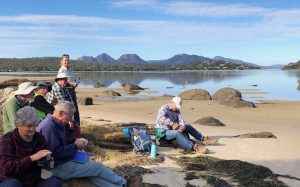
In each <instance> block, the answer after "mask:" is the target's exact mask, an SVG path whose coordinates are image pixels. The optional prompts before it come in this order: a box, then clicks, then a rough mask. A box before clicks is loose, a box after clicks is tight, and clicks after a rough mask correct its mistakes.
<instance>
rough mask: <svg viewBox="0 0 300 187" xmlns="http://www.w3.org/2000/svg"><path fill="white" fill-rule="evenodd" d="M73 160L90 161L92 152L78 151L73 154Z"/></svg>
mask: <svg viewBox="0 0 300 187" xmlns="http://www.w3.org/2000/svg"><path fill="white" fill-rule="evenodd" d="M73 161H75V162H81V163H83V162H89V161H90V154H89V153H88V152H84V151H76V152H75V153H74V155H73Z"/></svg>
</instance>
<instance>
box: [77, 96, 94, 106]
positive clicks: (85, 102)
mask: <svg viewBox="0 0 300 187" xmlns="http://www.w3.org/2000/svg"><path fill="white" fill-rule="evenodd" d="M78 103H79V104H80V105H93V98H91V97H84V98H80V99H78Z"/></svg>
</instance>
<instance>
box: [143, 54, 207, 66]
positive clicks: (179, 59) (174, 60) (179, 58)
mask: <svg viewBox="0 0 300 187" xmlns="http://www.w3.org/2000/svg"><path fill="white" fill-rule="evenodd" d="M205 61H207V62H208V61H212V60H211V59H210V58H207V57H203V56H198V55H188V54H178V55H175V56H173V57H171V58H169V59H166V60H150V61H149V62H150V63H153V64H165V65H179V64H190V63H193V62H205Z"/></svg>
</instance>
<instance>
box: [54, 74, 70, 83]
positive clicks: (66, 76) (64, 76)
mask: <svg viewBox="0 0 300 187" xmlns="http://www.w3.org/2000/svg"><path fill="white" fill-rule="evenodd" d="M70 77H71V76H70V75H69V74H68V73H67V72H59V73H58V74H57V76H56V78H55V82H57V80H58V79H64V78H70Z"/></svg>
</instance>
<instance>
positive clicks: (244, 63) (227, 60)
mask: <svg viewBox="0 0 300 187" xmlns="http://www.w3.org/2000/svg"><path fill="white" fill-rule="evenodd" d="M212 59H213V60H216V61H224V62H231V63H234V64H241V65H247V66H252V67H260V66H259V65H257V64H252V63H249V62H244V61H242V60H236V59H231V58H225V57H221V56H215V57H214V58H212Z"/></svg>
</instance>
